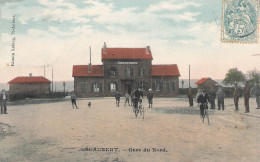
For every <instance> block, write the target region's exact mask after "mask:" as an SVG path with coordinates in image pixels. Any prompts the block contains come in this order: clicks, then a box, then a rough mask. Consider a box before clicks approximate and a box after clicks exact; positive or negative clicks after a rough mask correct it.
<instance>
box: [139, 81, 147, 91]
mask: <svg viewBox="0 0 260 162" xmlns="http://www.w3.org/2000/svg"><path fill="white" fill-rule="evenodd" d="M138 87H139V88H141V89H142V90H147V82H144V81H140V82H138Z"/></svg>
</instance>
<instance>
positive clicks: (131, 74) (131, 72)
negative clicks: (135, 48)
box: [125, 67, 134, 77]
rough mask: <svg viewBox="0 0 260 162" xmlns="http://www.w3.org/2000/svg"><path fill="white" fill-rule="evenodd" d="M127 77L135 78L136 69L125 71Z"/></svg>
mask: <svg viewBox="0 0 260 162" xmlns="http://www.w3.org/2000/svg"><path fill="white" fill-rule="evenodd" d="M125 76H126V77H133V76H134V69H133V68H129V67H127V68H126V69H125Z"/></svg>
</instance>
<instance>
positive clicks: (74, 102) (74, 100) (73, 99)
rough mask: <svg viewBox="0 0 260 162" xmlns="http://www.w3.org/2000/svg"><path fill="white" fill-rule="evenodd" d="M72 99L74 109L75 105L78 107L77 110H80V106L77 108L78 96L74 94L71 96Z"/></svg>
mask: <svg viewBox="0 0 260 162" xmlns="http://www.w3.org/2000/svg"><path fill="white" fill-rule="evenodd" d="M70 99H71V104H72V108H73V109H74V105H75V106H76V109H78V106H77V101H76V100H77V99H78V98H77V97H76V95H75V94H74V93H73V92H72V94H71V96H70Z"/></svg>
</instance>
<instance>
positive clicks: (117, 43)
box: [0, 0, 260, 83]
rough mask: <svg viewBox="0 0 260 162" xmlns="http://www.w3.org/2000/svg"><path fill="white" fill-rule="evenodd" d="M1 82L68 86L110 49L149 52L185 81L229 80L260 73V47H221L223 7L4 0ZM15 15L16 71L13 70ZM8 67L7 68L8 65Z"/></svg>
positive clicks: (201, 0)
mask: <svg viewBox="0 0 260 162" xmlns="http://www.w3.org/2000/svg"><path fill="white" fill-rule="evenodd" d="M0 6H1V19H0V32H1V33H2V36H1V45H0V47H1V50H0V52H1V53H0V76H1V77H0V83H6V82H8V81H9V80H11V79H13V78H14V77H16V76H27V75H28V74H29V73H32V74H33V75H34V76H42V75H43V73H44V70H43V67H44V65H45V66H46V77H47V78H48V79H51V67H53V69H54V81H64V80H65V81H69V80H73V78H72V66H73V65H80V64H88V63H89V46H91V48H92V63H93V64H102V62H101V48H102V46H103V42H106V43H107V46H108V47H146V46H147V45H150V47H151V50H152V54H153V58H154V60H153V64H178V67H179V70H180V73H181V79H186V78H188V67H189V65H191V78H193V79H199V78H201V77H211V78H213V79H223V78H224V77H225V73H226V72H227V71H228V69H230V68H233V67H238V69H239V70H241V71H243V72H244V73H246V72H247V71H249V70H253V69H257V70H260V63H259V62H260V56H252V55H254V54H259V53H260V45H259V44H227V43H221V41H220V35H221V33H220V31H221V16H222V1H221V0H210V1H205V0H193V1H191V0H186V1H185V0H172V1H171V0H168V1H165V0H164V1H163V0H162V1H159V0H149V1H148V0H106V1H105V0H102V1H101V0H100V1H98V0H97V1H94V0H82V1H81V0H77V1H76V0H74V1H73V0H9V1H8V0H5V1H4V0H0ZM13 15H15V32H16V33H15V37H16V41H15V61H14V63H15V65H14V66H10V64H11V59H12V58H11V56H12V55H11V43H12V37H13V36H14V35H11V34H10V33H11V31H12V20H13ZM8 65H9V66H8Z"/></svg>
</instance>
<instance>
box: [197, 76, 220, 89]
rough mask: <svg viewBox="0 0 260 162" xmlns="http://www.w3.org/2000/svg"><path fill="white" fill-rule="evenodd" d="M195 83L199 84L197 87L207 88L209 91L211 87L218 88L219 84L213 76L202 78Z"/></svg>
mask: <svg viewBox="0 0 260 162" xmlns="http://www.w3.org/2000/svg"><path fill="white" fill-rule="evenodd" d="M195 84H197V89H205V90H206V91H209V90H210V89H211V87H213V88H214V89H215V90H217V89H218V86H219V85H218V83H217V82H216V81H215V80H212V79H211V78H201V79H200V80H198V81H197V82H196V83H195Z"/></svg>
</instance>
